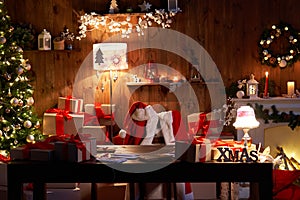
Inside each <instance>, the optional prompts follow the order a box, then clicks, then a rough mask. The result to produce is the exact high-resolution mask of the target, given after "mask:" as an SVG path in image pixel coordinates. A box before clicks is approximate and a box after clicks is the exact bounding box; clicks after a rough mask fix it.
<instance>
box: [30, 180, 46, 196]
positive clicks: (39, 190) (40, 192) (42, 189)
mask: <svg viewBox="0 0 300 200" xmlns="http://www.w3.org/2000/svg"><path fill="white" fill-rule="evenodd" d="M46 194H47V193H46V183H41V182H33V200H42V199H47V196H46Z"/></svg>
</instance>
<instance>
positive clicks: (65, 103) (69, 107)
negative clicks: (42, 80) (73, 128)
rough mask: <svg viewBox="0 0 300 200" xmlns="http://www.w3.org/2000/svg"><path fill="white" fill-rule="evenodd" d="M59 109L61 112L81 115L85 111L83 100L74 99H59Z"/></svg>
mask: <svg viewBox="0 0 300 200" xmlns="http://www.w3.org/2000/svg"><path fill="white" fill-rule="evenodd" d="M57 107H58V109H61V110H66V111H70V112H72V113H79V112H82V110H83V99H76V98H74V97H71V98H68V97H58V105H57Z"/></svg>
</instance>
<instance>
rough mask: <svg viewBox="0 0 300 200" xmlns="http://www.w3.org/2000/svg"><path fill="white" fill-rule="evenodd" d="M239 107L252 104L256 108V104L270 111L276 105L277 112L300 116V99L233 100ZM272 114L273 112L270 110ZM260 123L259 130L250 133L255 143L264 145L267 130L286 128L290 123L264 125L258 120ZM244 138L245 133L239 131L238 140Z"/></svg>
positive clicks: (252, 130)
mask: <svg viewBox="0 0 300 200" xmlns="http://www.w3.org/2000/svg"><path fill="white" fill-rule="evenodd" d="M233 101H234V102H235V104H236V105H237V107H240V106H243V105H248V104H252V105H253V106H254V104H255V103H257V104H259V105H262V106H263V108H264V109H270V108H271V106H272V105H275V107H276V108H277V110H278V111H279V112H280V113H281V112H285V113H289V112H290V111H293V112H294V113H295V114H300V98H285V97H271V98H268V99H263V98H255V99H233ZM270 112H271V110H270ZM257 120H258V121H259V122H260V125H259V127H258V128H255V129H251V130H250V131H249V135H250V136H251V137H252V140H253V143H255V144H258V143H261V144H264V130H265V129H266V128H271V127H275V126H285V125H287V124H288V123H273V122H271V121H270V122H269V123H268V124H266V123H264V121H263V120H262V119H257ZM242 137H243V131H242V130H238V132H237V139H238V140H241V138H242Z"/></svg>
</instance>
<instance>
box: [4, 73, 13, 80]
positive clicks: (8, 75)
mask: <svg viewBox="0 0 300 200" xmlns="http://www.w3.org/2000/svg"><path fill="white" fill-rule="evenodd" d="M4 78H5V79H6V80H8V81H9V80H10V79H11V74H8V73H7V72H6V73H5V74H4Z"/></svg>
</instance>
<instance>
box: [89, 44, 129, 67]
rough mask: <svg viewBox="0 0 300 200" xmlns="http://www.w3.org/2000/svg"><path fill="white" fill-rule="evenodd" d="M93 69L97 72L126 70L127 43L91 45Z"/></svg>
mask: <svg viewBox="0 0 300 200" xmlns="http://www.w3.org/2000/svg"><path fill="white" fill-rule="evenodd" d="M93 68H94V70H97V71H107V70H122V69H128V64H127V43H97V44H93Z"/></svg>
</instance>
